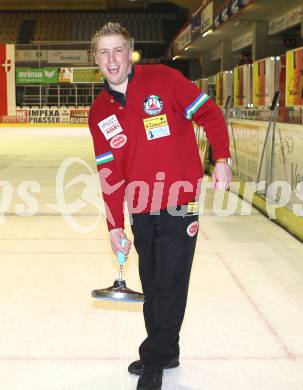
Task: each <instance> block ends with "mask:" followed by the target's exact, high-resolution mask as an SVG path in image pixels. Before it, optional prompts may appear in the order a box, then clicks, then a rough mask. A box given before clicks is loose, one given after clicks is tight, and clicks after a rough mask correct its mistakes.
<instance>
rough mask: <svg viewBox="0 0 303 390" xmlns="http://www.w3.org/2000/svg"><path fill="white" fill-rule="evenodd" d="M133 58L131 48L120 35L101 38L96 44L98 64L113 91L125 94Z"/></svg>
mask: <svg viewBox="0 0 303 390" xmlns="http://www.w3.org/2000/svg"><path fill="white" fill-rule="evenodd" d="M131 56H132V51H131V48H130V47H129V44H128V42H127V40H126V39H125V38H124V37H123V36H122V35H120V34H114V35H105V36H101V37H100V38H99V40H98V41H97V42H96V50H95V60H96V64H97V65H99V66H100V68H101V70H102V72H103V74H104V76H105V78H106V80H107V82H108V84H109V85H110V87H111V88H112V89H114V90H116V91H120V92H123V93H125V91H126V88H127V82H128V79H127V76H128V74H129V73H130V71H131V66H132V63H131Z"/></svg>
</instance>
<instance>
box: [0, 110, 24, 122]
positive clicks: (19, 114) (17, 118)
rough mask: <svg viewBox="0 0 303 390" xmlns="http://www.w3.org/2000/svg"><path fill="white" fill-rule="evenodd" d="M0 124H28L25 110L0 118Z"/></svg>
mask: <svg viewBox="0 0 303 390" xmlns="http://www.w3.org/2000/svg"><path fill="white" fill-rule="evenodd" d="M0 123H28V117H27V110H18V109H17V110H16V115H14V116H0Z"/></svg>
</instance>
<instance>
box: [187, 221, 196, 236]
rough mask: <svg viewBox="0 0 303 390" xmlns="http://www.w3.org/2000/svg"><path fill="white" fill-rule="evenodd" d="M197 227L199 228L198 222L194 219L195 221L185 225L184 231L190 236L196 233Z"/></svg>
mask: <svg viewBox="0 0 303 390" xmlns="http://www.w3.org/2000/svg"><path fill="white" fill-rule="evenodd" d="M198 229H199V222H198V221H195V222H192V223H191V224H189V225H188V226H187V229H186V233H187V234H188V235H189V236H190V237H193V236H195V235H196V234H197V232H198Z"/></svg>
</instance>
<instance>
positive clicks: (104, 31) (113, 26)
mask: <svg viewBox="0 0 303 390" xmlns="http://www.w3.org/2000/svg"><path fill="white" fill-rule="evenodd" d="M110 35H122V36H123V38H125V40H126V42H127V46H128V47H129V48H131V36H130V34H129V32H128V31H127V29H126V28H125V27H123V26H121V24H120V23H118V22H108V23H106V24H105V25H104V26H102V27H101V28H100V30H98V31H96V32H95V34H94V35H93V37H92V47H93V51H94V53H95V52H96V49H97V43H98V41H99V39H100V38H101V37H104V36H110Z"/></svg>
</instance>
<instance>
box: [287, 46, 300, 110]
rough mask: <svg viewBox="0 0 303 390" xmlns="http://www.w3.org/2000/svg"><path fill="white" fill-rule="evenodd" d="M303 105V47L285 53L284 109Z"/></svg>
mask: <svg viewBox="0 0 303 390" xmlns="http://www.w3.org/2000/svg"><path fill="white" fill-rule="evenodd" d="M302 105H303V47H300V48H298V49H294V50H290V51H288V52H287V53H286V107H295V106H302Z"/></svg>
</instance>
